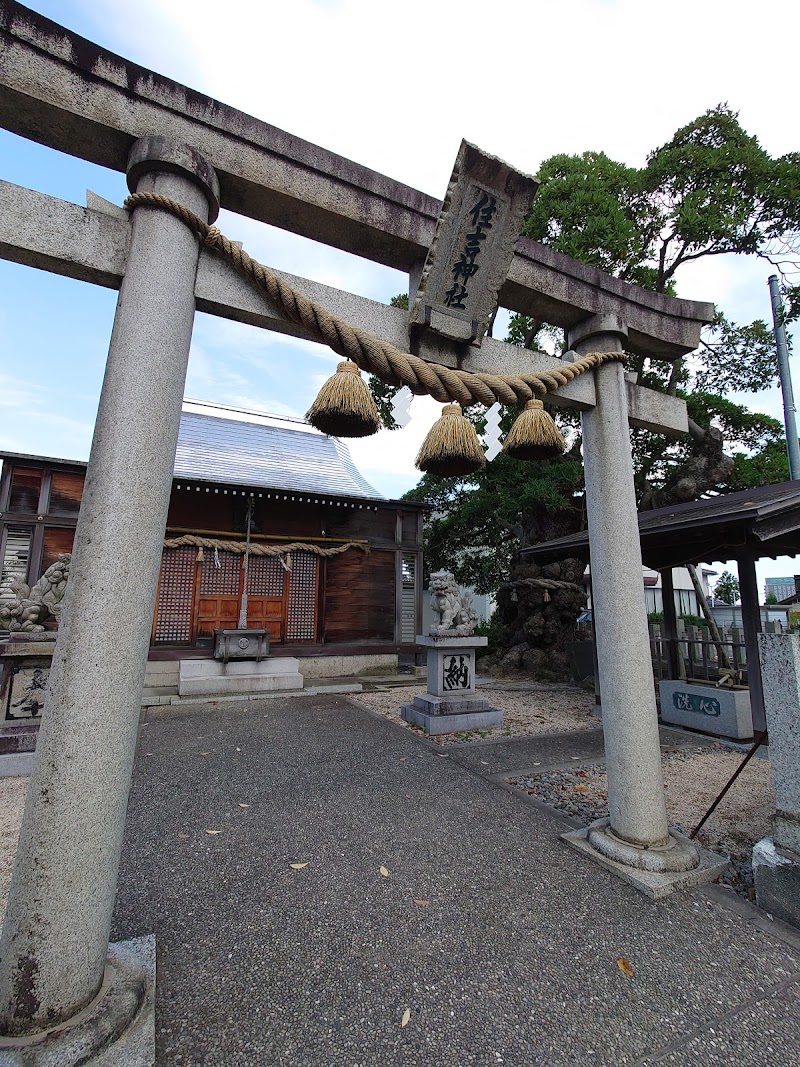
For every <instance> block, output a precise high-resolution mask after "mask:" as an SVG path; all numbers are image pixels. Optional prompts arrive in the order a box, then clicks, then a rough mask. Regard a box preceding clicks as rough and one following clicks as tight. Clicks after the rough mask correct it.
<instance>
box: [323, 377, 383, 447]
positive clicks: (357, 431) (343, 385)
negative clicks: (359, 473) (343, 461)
mask: <svg viewBox="0 0 800 1067" xmlns="http://www.w3.org/2000/svg"><path fill="white" fill-rule="evenodd" d="M306 421H308V422H310V423H311V425H312V426H314V427H315V428H316V429H317V430H321V431H322V433H327V434H330V436H331V437H369V436H370V434H373V433H376V432H377V430H378V427H379V426H380V424H381V420H380V416H379V415H378V409H377V408H376V407H375V401H374V400H373V399H372V394H371V393H370V391H369V387H368V385H367V383H366V382H365V381H364V379H363V378H362V377H361V371H360V370H359V369H358V367H357V366H356V364H355V363H353V362H351V360H349V359H348V360H345V362H344V363H340V364H339V365H338V367H337V368H336V373H335V374H334V375H333V376H332V377H330V378H328V380H327V382H325V384H324V385H323V386H322V388H321V389H320V391H319V395H318V396H317V399H316V400H315V401H314V403H313V404H312V405H311V407H310V409H309V410H308V412H307V414H306Z"/></svg>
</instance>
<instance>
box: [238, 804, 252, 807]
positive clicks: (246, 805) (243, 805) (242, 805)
mask: <svg viewBox="0 0 800 1067" xmlns="http://www.w3.org/2000/svg"><path fill="white" fill-rule="evenodd" d="M239 807H240V808H249V807H250V805H249V804H240V805H239Z"/></svg>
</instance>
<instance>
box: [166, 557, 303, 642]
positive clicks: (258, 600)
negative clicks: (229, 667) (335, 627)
mask: <svg viewBox="0 0 800 1067" xmlns="http://www.w3.org/2000/svg"><path fill="white" fill-rule="evenodd" d="M197 554H198V552H197V549H196V548H195V547H194V546H191V547H190V546H187V547H181V548H173V549H169V548H168V549H165V551H164V555H163V558H162V562H161V576H160V578H159V586H158V598H157V603H156V613H155V619H154V623H153V641H154V643H156V644H193V643H194V642H195V641H197V639H198V638H200V639H201V640H208V639H210V638H212V637H213V636H214V631H215V630H230V629H235V628H236V627H237V626H238V624H239V612H240V610H241V603H242V592H243V587H244V581H243V579H244V575H243V571H242V560H243V557H242V555H241V553H237V552H226V551H224V550H222V549H218V550H217V551H216V552H215V551H214V549H209V548H206V549H205V550H204V552H203V559H202V560H198V559H197ZM291 555H292V560H291V570H290V571H288V570H286V569H285V567H284V565H283V564H282V562H281V559H280V558H279V557H277V556H251V557H250V564H249V574H248V582H247V587H248V595H247V624H248V626H252V627H254V628H255V627H257V628H259V629H265V630H268V631H269V635H270V641H271V643H273V644H281V643H284V642H286V641H313V640H315V639H316V631H317V596H318V583H319V567H318V561H317V559H316V557H315V556H313V555H312V554H311V553H309V552H303V551H298V552H293V553H292V554H291Z"/></svg>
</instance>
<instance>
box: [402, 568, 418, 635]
mask: <svg viewBox="0 0 800 1067" xmlns="http://www.w3.org/2000/svg"><path fill="white" fill-rule="evenodd" d="M400 618H401V623H402V625H401V627H400V639H401V640H402V641H403V642H405V643H407V644H413V643H414V641H415V640H416V636H417V635H416V623H417V557H416V556H411V555H404V556H403V593H402V604H401V614H400Z"/></svg>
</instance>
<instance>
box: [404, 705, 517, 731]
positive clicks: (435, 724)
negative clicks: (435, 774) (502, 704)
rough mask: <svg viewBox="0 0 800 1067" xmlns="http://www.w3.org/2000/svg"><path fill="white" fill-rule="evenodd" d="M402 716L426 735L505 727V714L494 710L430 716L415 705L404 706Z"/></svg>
mask: <svg viewBox="0 0 800 1067" xmlns="http://www.w3.org/2000/svg"><path fill="white" fill-rule="evenodd" d="M400 714H401V715H402V717H403V718H404V719H405V720H406V722H411V723H414V724H415V725H416V726H420V727H421V728H422V729H423V730H424V731H425V733H426V734H432V735H438V734H454V733H462V732H463V731H464V730H495V729H497V727H498V726H502V725H503V713H502V711H498V710H496V709H494V708H491V709H489V710H488V711H466V712H464V711H462V712H459V713H458V714H455V715H447V714H444V715H430V714H428V713H427V712H425V711H422V710H420V709H419V708H415V707H414V705H413V704H404V705H403V707H402V708H401V709H400Z"/></svg>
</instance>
